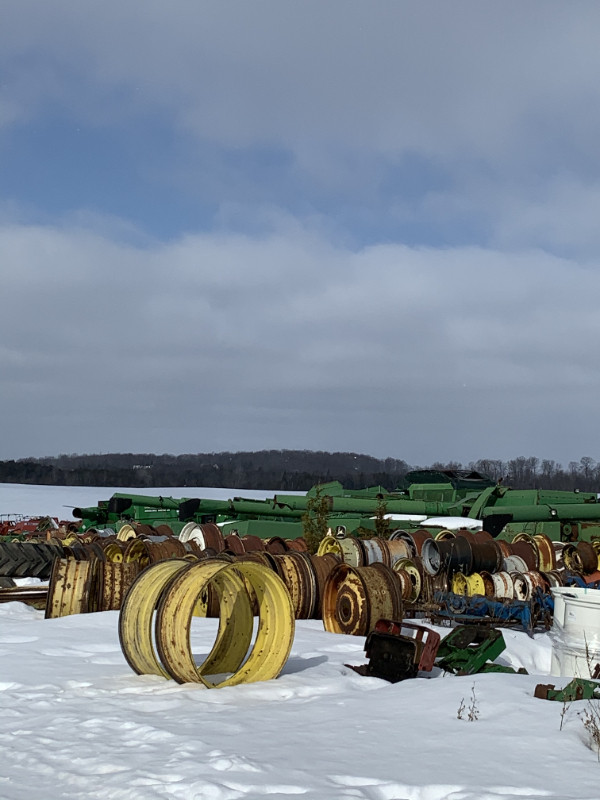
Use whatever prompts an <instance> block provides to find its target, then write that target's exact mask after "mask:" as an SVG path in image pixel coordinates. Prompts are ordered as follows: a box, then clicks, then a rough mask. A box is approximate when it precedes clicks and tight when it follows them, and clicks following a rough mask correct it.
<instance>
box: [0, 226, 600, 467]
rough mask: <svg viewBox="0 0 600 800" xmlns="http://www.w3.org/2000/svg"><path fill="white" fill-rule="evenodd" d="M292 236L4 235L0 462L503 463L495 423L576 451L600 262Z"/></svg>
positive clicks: (536, 446) (586, 405)
mask: <svg viewBox="0 0 600 800" xmlns="http://www.w3.org/2000/svg"><path fill="white" fill-rule="evenodd" d="M291 227H292V229H293V230H294V232H293V233H290V227H288V228H285V227H284V229H283V230H282V231H281V232H278V231H276V230H274V231H273V232H272V233H271V234H269V235H265V236H264V237H262V238H251V237H248V236H240V235H237V236H236V235H216V234H211V235H202V236H200V235H195V236H188V237H185V238H182V239H180V240H178V241H175V242H173V243H171V244H168V245H164V244H160V243H159V244H157V243H154V244H147V245H146V246H144V247H141V246H139V245H132V244H127V243H123V242H122V241H119V240H111V239H109V238H106V237H105V236H102V235H99V234H98V233H96V232H94V231H91V232H90V231H87V230H85V229H83V228H80V229H75V228H63V229H58V228H52V227H39V226H38V227H32V226H24V225H15V224H13V225H6V226H4V228H2V229H0V259H1V260H2V263H3V264H9V265H10V273H9V274H8V275H7V279H6V281H5V285H4V287H3V289H4V291H3V314H2V317H1V320H0V341H2V342H3V348H2V350H0V366H1V369H2V374H3V386H4V389H3V414H4V417H5V419H12V420H14V421H15V426H14V428H13V429H12V431H8V432H7V435H6V436H5V439H4V449H5V453H6V454H7V455H10V454H11V453H14V452H18V453H19V454H20V455H23V454H24V453H23V450H22V448H23V446H24V442H27V452H28V453H30V454H42V453H46V452H58V451H69V452H83V451H86V452H89V451H97V450H99V449H100V450H114V449H116V450H126V451H129V450H142V451H147V450H149V449H155V450H159V451H177V452H182V451H190V450H191V451H196V450H221V449H230V450H236V449H243V448H245V447H251V448H261V447H263V446H271V445H272V446H276V447H306V448H315V449H356V450H364V451H367V452H372V453H376V454H380V455H392V454H396V455H399V456H401V457H405V458H407V460H409V461H411V460H412V461H413V462H416V461H421V462H424V461H426V460H427V458H429V459H430V460H433V459H434V458H436V457H441V456H440V450H441V451H443V454H446V455H447V457H448V458H451V457H454V458H458V459H463V460H468V458H477V457H480V456H483V455H485V454H486V453H487V454H488V455H493V456H498V457H502V456H510V455H514V451H513V450H509V448H507V446H506V442H505V441H504V432H505V431H506V429H507V426H508V427H511V426H516V427H519V429H522V430H523V433H522V437H523V438H521V439H520V440H519V444H520V446H519V448H517V449H519V452H536V453H537V454H539V455H541V456H547V455H553V456H556V455H557V452H556V451H557V449H558V450H562V451H566V449H567V447H568V445H567V439H568V437H569V435H570V433H573V431H570V428H569V425H571V424H572V425H573V427H574V431H575V434H576V435H575V434H573V437H572V441H573V442H577V441H578V437H579V439H580V438H581V436H582V435H583V431H584V430H587V425H589V422H590V420H591V419H592V418H593V417H592V416H591V415H592V414H593V413H595V412H593V411H592V409H593V408H594V403H593V397H594V396H595V395H596V393H597V392H598V390H599V389H600V385H599V384H600V373H599V372H598V369H597V366H596V364H595V361H596V359H595V356H594V353H595V351H596V350H597V349H598V341H599V339H600V324H599V323H598V321H597V312H596V308H595V298H596V297H597V296H598V293H599V291H600V274H599V273H598V272H597V271H595V270H589V269H585V268H583V267H581V266H579V265H577V264H576V263H574V262H573V261H569V260H568V259H560V258H556V257H553V256H550V255H548V254H545V253H543V252H541V251H533V250H532V251H520V252H513V253H503V252H499V251H492V250H485V249H482V248H475V247H471V248H454V249H448V250H444V251H441V250H434V249H431V248H429V249H428V248H409V247H406V246H401V245H386V246H373V247H368V248H364V249H362V250H360V251H354V250H348V249H346V248H344V247H341V246H333V245H332V244H331V242H330V241H328V240H327V239H326V238H323V237H322V236H321V235H320V234H319V233H318V232H317V233H315V232H314V231H311V230H310V229H301V228H299V227H298V226H291ZM574 310H575V311H574ZM515 409H519V411H518V413H517V412H515V411H514V410H515ZM565 409H568V410H569V414H570V413H571V411H572V413H573V417H574V419H573V420H572V422H571V423H569V425H563V427H562V429H561V430H560V431H557V433H556V437H555V440H554V442H549V441H545V440H544V443H543V440H542V433H540V432H537V433H536V431H537V430H538V428H539V427H540V424H541V421H542V420H543V421H545V425H549V424H550V423H549V422H548V420H554V421H555V422H556V421H557V420H558V418H561V417H562V416H563V415H564V413H565ZM544 430H545V428H544ZM432 431H435V432H436V436H438V437H439V440H438V442H436V440H435V437H433V438H432ZM528 431H529V432H528ZM152 443H154V446H152ZM542 443H543V446H542ZM569 446H573V445H569ZM582 446H583V445H582ZM438 447H439V448H440V449H439V450H438V449H437V448H438ZM513 448H514V445H513ZM583 449H584V450H586V452H587V451H588V450H590V447H589V446H587V447H583ZM507 451H508V452H507ZM582 452H583V450H582ZM419 454H421V455H419ZM443 454H442V455H443ZM558 455H559V457H561V456H562V453H559V454H558ZM576 456H577V452H575V453H573V452H572V450H569V457H576Z"/></svg>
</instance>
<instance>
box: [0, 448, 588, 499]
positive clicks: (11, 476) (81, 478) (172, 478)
mask: <svg viewBox="0 0 600 800" xmlns="http://www.w3.org/2000/svg"><path fill="white" fill-rule="evenodd" d="M427 468H429V469H454V470H456V469H462V470H465V469H466V470H475V471H477V472H480V473H482V474H484V475H487V476H489V477H490V478H492V479H493V480H495V481H498V480H501V481H502V483H503V484H504V485H506V486H512V487H513V488H516V489H564V490H573V489H579V490H580V491H593V492H595V491H600V462H598V461H596V460H595V459H593V458H591V457H590V456H584V457H582V458H580V459H579V461H570V462H569V464H568V465H567V466H566V467H564V466H563V465H562V464H560V463H558V462H557V461H553V460H548V459H539V458H536V457H535V456H528V457H526V456H518V457H517V458H514V459H510V460H508V461H502V460H499V459H479V460H477V461H471V462H469V463H468V464H462V463H460V462H458V461H450V462H446V463H442V462H434V463H433V464H429V465H418V466H415V465H409V464H408V463H407V462H406V461H404V460H402V459H395V458H386V459H377V458H374V457H373V456H368V455H364V454H360V453H329V452H324V451H311V450H261V451H256V452H238V453H229V452H223V453H198V454H185V455H169V454H162V455H156V454H150V453H106V454H98V455H87V454H86V455H76V454H70V455H59V456H55V457H47V458H28V459H18V460H10V461H0V483H24V484H39V485H48V486H122V487H136V488H142V489H149V490H150V489H152V488H154V487H167V486H208V487H225V488H227V487H231V488H236V489H266V490H269V489H272V490H275V489H277V490H283V491H306V490H308V489H310V487H311V486H313V485H314V484H316V483H322V482H325V481H332V480H338V481H340V482H341V483H342V484H343V485H344V486H345V487H347V488H350V489H361V488H364V487H366V486H376V485H381V486H383V487H385V488H386V489H389V490H391V489H395V488H398V487H401V486H402V482H403V478H404V476H405V475H406V473H407V472H410V471H411V470H412V469H427Z"/></svg>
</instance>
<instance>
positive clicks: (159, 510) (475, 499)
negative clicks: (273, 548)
mask: <svg viewBox="0 0 600 800" xmlns="http://www.w3.org/2000/svg"><path fill="white" fill-rule="evenodd" d="M319 503H322V504H324V507H325V513H326V516H327V524H328V526H329V528H330V530H331V532H332V533H333V534H334V535H335V534H336V532H338V533H339V534H340V535H356V534H357V532H362V534H363V535H364V534H368V533H369V531H370V532H372V533H373V534H374V533H375V530H376V519H377V515H378V514H379V515H385V517H386V518H387V519H388V520H389V523H388V529H389V532H390V533H391V532H392V531H393V530H395V529H396V528H402V529H403V530H407V531H415V530H417V529H419V528H425V529H426V530H430V531H431V532H432V533H434V534H435V533H437V532H439V531H440V530H442V529H443V528H444V527H445V525H444V520H445V519H446V518H448V517H458V518H460V519H461V520H463V524H464V526H465V527H468V526H469V524H476V523H479V525H478V526H477V524H476V525H475V526H476V527H482V528H483V529H484V530H486V531H488V532H489V533H491V534H492V536H494V537H498V538H501V539H503V538H506V539H512V538H513V537H514V535H515V534H516V533H528V534H531V535H534V534H539V533H544V534H546V535H547V536H548V537H549V538H550V539H552V540H554V541H563V542H569V541H577V540H581V539H585V540H591V539H593V538H596V537H597V538H600V502H598V497H597V495H596V494H594V493H591V492H577V491H545V490H535V489H510V488H508V487H505V486H502V485H496V484H494V483H493V482H492V481H491V479H489V478H487V477H485V476H484V475H481V474H480V473H478V472H469V471H466V470H415V471H413V472H410V473H408V474H407V475H406V476H405V478H404V482H403V485H402V486H401V487H399V488H397V489H395V490H393V491H387V490H386V489H384V488H383V487H381V486H374V487H370V488H367V489H361V490H349V489H345V488H344V487H343V486H342V485H341V483H339V482H337V481H333V482H330V483H325V484H321V485H319V486H315V487H313V488H312V489H311V490H310V491H308V492H307V493H306V494H304V495H299V494H298V495H291V494H276V495H274V496H273V497H272V498H270V499H267V498H265V499H263V500H256V499H250V498H244V497H233V498H231V499H228V500H214V499H205V498H199V497H188V498H180V499H178V498H173V497H162V496H159V497H153V496H150V495H137V494H126V493H117V494H114V495H113V496H112V497H111V498H110V499H109V500H105V501H101V502H100V503H98V506H97V507H92V508H76V509H74V511H73V514H74V516H75V517H78V518H80V519H81V524H80V530H82V531H84V530H87V529H89V528H90V527H95V528H98V527H110V528H113V529H115V530H117V529H118V528H119V527H120V526H121V525H122V524H123V523H125V522H138V523H142V524H146V525H150V526H157V525H160V524H164V525H169V526H170V528H171V529H172V531H173V532H174V533H176V534H177V533H179V531H180V530H181V528H182V527H183V525H184V524H186V523H188V522H195V523H197V524H206V523H216V524H218V525H220V526H223V530H224V532H225V531H226V532H228V533H231V532H233V531H237V532H238V534H239V535H248V534H251V535H258V536H261V537H262V538H266V537H269V536H273V535H277V536H281V537H282V538H296V537H297V536H299V535H301V532H302V519H303V517H305V516H306V515H307V514H308V515H309V516H313V517H314V516H315V515H316V512H315V508H316V506H317V504H319ZM432 518H438V519H436V520H435V521H433V519H432ZM428 520H432V522H431V523H429V522H428ZM263 523H264V531H265V532H264V533H261V530H262V529H263ZM267 523H268V524H267ZM267 529H269V532H268V533H267ZM274 531H275V533H274Z"/></svg>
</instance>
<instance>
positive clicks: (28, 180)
mask: <svg viewBox="0 0 600 800" xmlns="http://www.w3.org/2000/svg"><path fill="white" fill-rule="evenodd" d="M0 22H1V24H0V289H1V295H0V297H1V309H2V310H1V313H0V414H1V416H0V418H1V419H2V423H1V425H0V433H1V435H0V459H10V458H26V457H29V456H38V457H41V456H50V455H58V454H60V453H101V452H146V453H147V452H154V453H197V452H219V451H224V450H229V451H240V450H261V449H308V450H330V451H354V452H362V453H368V454H371V455H374V456H378V457H382V458H385V457H394V458H402V459H404V460H406V461H407V462H408V463H409V464H413V465H426V464H431V463H433V462H434V461H449V460H453V461H460V462H462V463H467V462H469V461H471V460H475V459H479V458H499V459H508V458H514V457H516V456H519V455H527V456H528V455H535V456H538V457H540V458H550V459H556V460H558V461H559V462H562V463H565V464H566V463H567V462H568V461H570V460H577V459H578V458H580V457H581V456H584V455H586V456H591V457H594V458H596V457H597V458H600V442H599V441H598V440H599V434H598V426H597V424H596V417H597V396H598V393H599V391H600V346H599V345H600V315H599V314H598V298H599V297H600V225H598V217H599V212H600V161H599V159H598V154H597V146H598V141H599V140H600V80H598V77H599V72H600V50H599V49H598V47H597V31H598V28H599V25H600V6H599V5H598V4H597V3H595V2H577V1H576V0H575V1H574V2H571V3H568V4H566V3H562V2H553V1H552V0H544V2H542V1H541V0H532V1H531V2H528V3H522V2H517V1H516V0H514V1H511V0H507V2H504V3H502V4H499V3H495V2H491V1H490V2H488V1H487V0H455V2H453V3H447V2H445V0H422V2H419V3H409V2H404V1H402V0H397V1H395V2H386V0H381V1H380V2H375V3H367V2H355V0H328V2H327V3H323V2H320V1H319V2H317V0H303V2H302V3H299V2H289V1H288V0H253V2H246V3H240V2H238V3H223V2H207V1H205V0H172V2H170V3H168V4H167V3H163V2H158V0H143V2H142V0H129V2H127V3H122V2H115V0H105V2H103V3H98V4H87V3H81V2H79V0H54V2H52V3H48V2H47V1H46V0H0Z"/></svg>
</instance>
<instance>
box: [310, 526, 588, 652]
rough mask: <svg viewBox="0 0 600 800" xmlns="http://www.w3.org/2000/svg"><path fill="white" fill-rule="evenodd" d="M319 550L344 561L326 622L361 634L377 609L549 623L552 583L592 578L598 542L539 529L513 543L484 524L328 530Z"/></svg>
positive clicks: (329, 595)
mask: <svg viewBox="0 0 600 800" xmlns="http://www.w3.org/2000/svg"><path fill="white" fill-rule="evenodd" d="M319 553H322V554H324V553H333V554H336V555H338V556H339V557H340V558H341V559H342V562H343V563H342V564H341V565H340V566H338V567H337V568H336V569H335V570H334V571H333V572H332V574H331V576H330V579H329V582H328V584H327V586H326V587H325V602H324V607H323V612H324V617H323V619H324V623H325V627H326V629H327V630H330V631H334V632H340V633H350V634H356V635H361V636H366V635H367V633H368V632H369V631H370V630H371V629H372V627H373V625H374V624H375V622H376V621H377V619H378V618H379V617H392V618H394V619H396V618H402V617H404V616H411V617H414V616H422V615H423V614H427V615H429V616H431V617H433V618H436V619H442V618H451V619H455V620H458V621H468V620H471V621H473V622H476V621H487V622H494V623H497V624H499V625H507V624H517V625H520V626H521V627H523V629H525V630H527V631H529V632H531V631H532V630H533V629H534V628H536V627H543V628H544V629H547V628H549V627H550V625H551V624H552V612H553V601H552V596H551V589H552V588H553V587H560V586H565V585H577V584H579V583H584V584H586V585H589V586H594V585H595V583H594V581H595V580H596V577H597V574H598V557H599V554H600V544H599V543H596V542H594V543H588V542H579V543H577V544H570V545H564V544H562V543H560V542H552V541H551V540H550V539H549V538H548V537H547V536H545V535H544V534H535V535H534V536H530V535H529V534H524V533H520V534H516V535H515V537H514V540H513V542H512V543H509V542H506V541H504V540H497V539H493V538H492V536H491V535H490V534H489V533H487V532H485V531H478V532H472V531H467V530H457V531H442V532H441V533H439V534H438V535H437V538H433V536H432V534H431V532H430V531H427V530H419V531H415V532H408V531H404V530H402V531H396V532H395V533H394V534H392V536H391V537H390V539H389V540H384V539H367V540H361V539H357V538H354V537H346V538H341V539H340V538H336V537H334V536H329V537H326V538H325V539H324V540H323V541H322V542H321V546H320V548H319Z"/></svg>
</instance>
